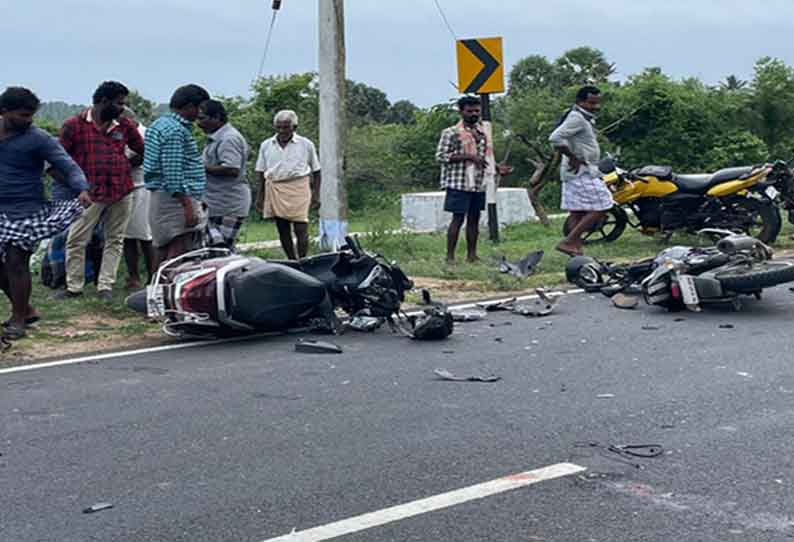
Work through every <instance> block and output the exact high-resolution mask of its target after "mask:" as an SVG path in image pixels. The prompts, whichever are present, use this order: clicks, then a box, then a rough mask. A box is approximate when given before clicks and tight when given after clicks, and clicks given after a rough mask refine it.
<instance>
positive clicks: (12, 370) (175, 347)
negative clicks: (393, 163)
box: [0, 290, 584, 375]
mask: <svg viewBox="0 0 794 542" xmlns="http://www.w3.org/2000/svg"><path fill="white" fill-rule="evenodd" d="M583 292H584V290H568V291H565V292H550V293H549V295H550V296H551V297H562V296H565V295H573V294H581V293H583ZM511 299H513V298H505V299H496V300H491V301H487V303H503V302H505V301H510V300H511ZM517 299H518V301H530V300H532V299H538V296H537V295H527V296H522V297H519V298H517ZM480 303H484V302H483V301H476V302H472V303H465V304H462V305H454V306H450V307H449V308H450V310H466V309H471V308H474V307H476V306H477V305H478V304H480ZM418 314H422V311H415V312H412V313H409V315H412V316H416V315H418ZM266 335H271V336H272V335H273V334H272V333H270V334H267V333H265V334H258V335H250V336H248V337H236V338H233V339H218V340H215V341H196V342H186V343H179V344H167V345H164V346H154V347H151V348H141V349H139V350H126V351H124V352H113V353H110V354H95V355H91V356H83V357H79V358H70V359H64V360H58V361H50V362H45V363H33V364H30V365H20V366H19V367H9V368H8V369H0V375H5V374H14V373H22V372H26V371H34V370H36V369H49V368H51V367H62V366H64V365H77V364H79V363H89V362H94V361H104V360H110V359H117V358H124V357H128V356H143V355H147V354H157V353H160V352H170V351H172V350H184V349H186V348H196V347H200V346H215V345H219V344H226V343H232V342H241V341H247V340H252V339H256V338H261V337H263V336H266Z"/></svg>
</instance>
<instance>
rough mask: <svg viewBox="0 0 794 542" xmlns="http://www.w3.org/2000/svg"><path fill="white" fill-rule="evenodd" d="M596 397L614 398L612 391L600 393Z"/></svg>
mask: <svg viewBox="0 0 794 542" xmlns="http://www.w3.org/2000/svg"><path fill="white" fill-rule="evenodd" d="M596 398H598V399H614V398H615V394H614V393H602V394H600V395H596Z"/></svg>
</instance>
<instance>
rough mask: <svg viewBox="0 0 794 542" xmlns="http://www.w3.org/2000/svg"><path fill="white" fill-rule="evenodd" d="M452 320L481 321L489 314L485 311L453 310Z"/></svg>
mask: <svg viewBox="0 0 794 542" xmlns="http://www.w3.org/2000/svg"><path fill="white" fill-rule="evenodd" d="M451 312H452V320H453V321H455V322H479V321H480V320H484V319H485V318H486V317H487V316H488V315H487V314H486V312H485V311H451Z"/></svg>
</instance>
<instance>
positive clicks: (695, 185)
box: [673, 173, 713, 194]
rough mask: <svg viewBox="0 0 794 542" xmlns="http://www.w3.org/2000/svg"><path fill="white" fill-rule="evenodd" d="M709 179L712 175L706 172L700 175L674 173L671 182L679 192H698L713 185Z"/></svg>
mask: <svg viewBox="0 0 794 542" xmlns="http://www.w3.org/2000/svg"><path fill="white" fill-rule="evenodd" d="M711 179H712V176H711V175H709V174H707V173H706V174H702V175H676V176H675V177H674V178H673V182H674V183H675V185H676V186H677V187H678V189H679V190H681V192H689V193H695V194H700V193H702V192H706V191H707V190H708V189H709V188H711V187H712V186H713V185H712V183H711Z"/></svg>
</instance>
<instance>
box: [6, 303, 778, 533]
mask: <svg viewBox="0 0 794 542" xmlns="http://www.w3.org/2000/svg"><path fill="white" fill-rule="evenodd" d="M677 317H684V318H686V319H685V320H681V321H675V319H676V318H677ZM793 317H794V294H792V293H790V292H789V291H788V290H787V289H785V288H780V289H777V290H771V291H770V292H769V294H768V296H767V298H766V299H764V300H763V301H762V302H755V301H751V302H748V305H747V307H746V308H745V310H744V311H743V312H741V313H732V312H730V311H729V310H727V309H726V310H722V309H718V308H714V309H711V310H709V311H708V312H705V313H702V314H684V315H669V314H666V313H664V312H661V311H657V310H655V309H651V308H644V309H643V310H640V311H620V310H618V309H614V308H612V307H611V305H610V304H609V302H608V300H607V299H605V298H602V297H591V296H587V295H579V296H570V297H567V298H566V299H565V300H564V301H563V303H562V305H561V306H560V309H559V311H558V312H557V314H555V315H554V316H552V317H550V318H547V319H525V318H523V317H516V316H510V315H495V316H493V317H491V318H489V319H488V320H487V321H484V322H476V323H471V324H462V325H460V326H459V328H458V331H457V332H456V334H455V335H454V336H453V337H452V338H451V339H450V340H449V341H446V342H444V343H436V344H430V343H414V342H411V341H409V340H407V339H404V338H400V337H396V336H392V335H390V334H389V333H387V332H385V331H382V332H379V333H378V334H375V335H360V334H350V335H346V336H343V337H339V338H335V340H336V342H338V343H339V344H340V345H342V346H343V347H344V348H345V353H344V354H342V355H337V356H327V355H307V354H297V353H295V352H294V351H293V349H292V346H293V344H294V342H295V340H296V338H295V337H282V338H276V339H269V340H258V341H254V342H243V343H237V344H227V345H222V346H207V347H202V348H198V349H189V350H182V351H175V352H164V353H159V354H152V355H148V356H132V357H127V358H120V359H113V360H107V361H99V362H92V363H84V364H79V365H71V366H63V367H55V368H49V369H40V370H34V371H30V372H24V373H18V374H7V375H0V453H2V456H0V540H2V541H3V542H34V541H53V542H56V541H57V542H87V541H93V540H96V541H103V542H104V541H135V542H144V541H157V542H161V541H169V542H170V541H191V542H200V541H212V542H218V541H245V542H264V541H266V540H270V539H271V538H275V537H278V536H281V535H284V534H286V533H290V532H292V531H293V529H295V530H297V531H303V530H305V529H309V528H312V527H315V526H319V525H325V524H328V523H331V522H337V521H340V520H344V519H346V518H350V517H353V516H357V515H360V514H363V513H366V512H372V511H377V510H381V509H384V508H386V507H390V506H394V505H398V504H402V503H407V502H411V501H415V500H417V499H423V498H426V497H431V496H434V495H437V494H441V493H445V492H448V491H451V490H454V489H458V488H462V487H467V486H470V485H473V484H478V483H481V482H486V481H489V480H493V479H496V478H500V477H503V476H505V475H511V474H515V473H519V472H523V471H527V470H531V469H536V468H539V467H544V466H548V465H554V464H557V463H561V462H571V463H575V464H577V465H581V466H583V467H586V468H587V469H588V470H587V471H586V472H585V473H583V474H579V475H573V476H568V477H564V478H560V479H555V480H550V481H546V482H542V483H539V484H536V485H532V486H529V487H526V488H522V489H518V490H515V491H512V492H507V493H501V494H498V495H495V496H491V497H488V498H485V499H482V500H476V501H471V502H467V503H465V504H461V505H459V506H455V507H451V508H446V509H444V510H440V511H436V512H431V513H427V514H422V515H418V516H415V517H411V518H408V519H404V520H402V521H397V522H394V523H390V524H388V525H385V526H381V527H376V528H373V529H369V530H365V531H362V532H359V533H356V534H351V535H347V536H344V537H342V538H339V540H343V541H345V542H358V541H362V542H363V541H378V542H382V541H400V542H405V541H417V542H420V541H421V542H431V541H432V542H439V541H450V542H474V541H499V542H527V541H564V542H567V541H576V542H579V541H584V542H589V541H644V542H656V541H658V542H669V541H673V540H676V541H677V540H681V541H720V542H725V541H732V540H736V541H748V540H750V541H773V540H788V539H790V538H792V537H794V510H792V508H793V506H792V505H794V458H793V457H792V454H791V453H790V449H791V446H790V444H791V442H792V438H794V424H792V423H791V420H792V413H793V411H794V369H793V368H792V363H791V359H792V353H791V352H792V347H793V346H794V343H793V342H792V331H791V329H792V323H793V321H794V318H793ZM725 324H730V325H732V326H734V327H733V328H732V329H728V328H723V327H720V326H721V325H725ZM644 327H645V328H647V329H643V328H644ZM435 368H446V369H449V370H450V371H452V372H454V373H457V374H460V375H469V374H481V373H491V372H493V373H496V374H498V375H500V376H502V377H503V380H501V381H500V382H497V383H489V384H486V383H451V382H441V381H438V380H436V379H435V377H434V375H433V370H434V369H435ZM604 395H607V396H606V397H599V396H604ZM590 441H597V442H600V443H603V444H610V443H612V444H628V443H638V444H640V443H658V444H661V445H663V446H664V454H663V455H662V456H660V457H657V458H653V459H635V460H633V462H634V463H636V464H637V465H639V466H640V467H641V468H637V466H636V465H631V464H628V462H626V461H625V460H623V458H621V457H620V456H618V455H617V454H614V453H611V452H608V451H603V450H601V449H599V448H594V447H590V446H586V445H585V446H582V445H581V443H583V442H590ZM98 502H110V503H112V504H113V505H114V508H112V509H109V510H105V511H102V512H99V513H96V514H90V515H89V514H83V513H82V509H83V508H85V507H87V506H90V505H92V504H94V503H98Z"/></svg>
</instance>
